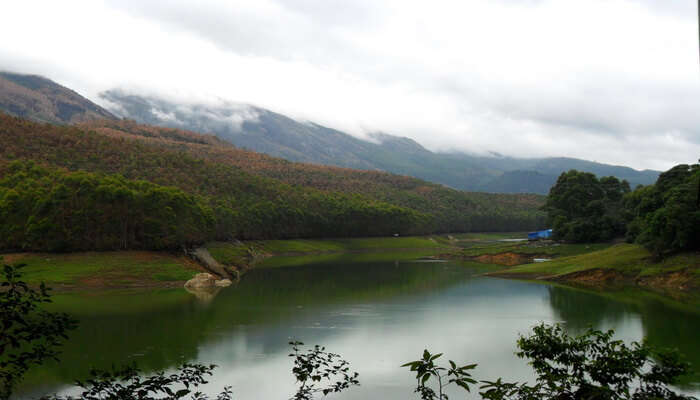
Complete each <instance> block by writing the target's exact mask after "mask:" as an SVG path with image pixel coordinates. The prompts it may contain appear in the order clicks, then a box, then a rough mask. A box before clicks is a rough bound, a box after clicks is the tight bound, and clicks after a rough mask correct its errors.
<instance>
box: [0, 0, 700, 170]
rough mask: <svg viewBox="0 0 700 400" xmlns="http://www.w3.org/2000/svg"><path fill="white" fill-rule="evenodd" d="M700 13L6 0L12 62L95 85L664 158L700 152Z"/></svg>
mask: <svg viewBox="0 0 700 400" xmlns="http://www.w3.org/2000/svg"><path fill="white" fill-rule="evenodd" d="M36 9H42V13H36V12H34V10H36ZM696 12H697V10H696V9H695V2H694V1H691V0H687V1H684V0H665V1H652V0H635V1H632V0H588V1H577V0H529V1H528V0H520V1H517V0H497V1H494V0H470V1H448V0H435V1H432V2H424V1H409V0H401V1H399V0H385V1H381V2H377V1H370V0H358V1H340V0H285V1H283V0H237V1H232V2H229V1H214V0H202V1H198V2H196V3H194V2H186V1H184V0H172V1H149V2H143V1H135V0H131V1H127V0H107V1H105V2H96V1H65V2H60V4H59V3H57V2H49V1H29V0H28V1H23V2H13V3H12V4H10V5H6V6H5V7H4V10H3V13H4V14H5V15H6V17H5V22H6V23H3V24H2V25H0V34H2V35H3V36H4V37H12V38H14V40H7V41H3V43H2V44H1V45H0V68H5V69H18V70H20V71H26V72H32V73H40V74H43V75H46V76H48V77H50V78H53V79H55V80H57V81H59V82H60V83H63V84H65V85H67V86H69V87H72V88H75V89H77V90H79V91H80V92H81V93H85V94H87V95H88V96H89V97H91V99H93V100H97V101H101V100H100V99H98V98H97V93H99V92H101V91H103V90H106V89H111V88H115V87H119V88H123V89H124V90H127V91H130V92H134V93H140V94H144V95H149V94H153V95H156V94H157V95H159V96H166V97H168V98H171V99H177V100H178V101H180V102H182V103H183V104H195V103H202V102H205V103H207V102H209V103H207V104H213V105H215V104H216V102H218V101H230V102H239V103H251V104H254V105H257V106H260V107H265V108H270V109H272V110H273V111H277V112H281V113H284V114H288V115H290V116H292V117H295V118H297V119H300V120H308V121H314V122H317V123H320V124H323V125H327V126H331V127H334V128H337V129H341V130H345V131H347V132H349V133H351V134H355V135H357V136H361V137H367V134H368V133H369V132H376V131H383V132H389V133H392V134H396V135H401V136H408V137H411V138H413V139H415V140H417V141H418V142H420V143H421V144H424V145H425V146H426V147H428V148H430V149H433V150H461V151H468V152H476V153H486V152H489V151H496V152H499V153H502V154H506V155H512V156H571V157H579V158H585V159H592V160H596V161H600V162H607V163H614V164H625V165H630V166H633V167H636V168H657V169H665V168H668V167H670V166H672V165H674V164H676V163H680V162H693V161H695V160H696V159H697V157H698V154H700V113H698V112H697V110H698V109H700V75H699V73H698V72H699V71H700V70H699V67H698V43H697V25H696V21H695V18H696V15H697V13H696ZM30 22H31V23H30ZM37 27H41V29H38V28H37Z"/></svg>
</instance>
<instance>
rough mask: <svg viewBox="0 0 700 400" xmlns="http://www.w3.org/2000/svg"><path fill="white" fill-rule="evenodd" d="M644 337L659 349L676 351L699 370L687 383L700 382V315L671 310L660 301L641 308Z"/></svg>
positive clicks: (647, 303) (645, 303) (646, 303)
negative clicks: (699, 337)
mask: <svg viewBox="0 0 700 400" xmlns="http://www.w3.org/2000/svg"><path fill="white" fill-rule="evenodd" d="M640 314H641V316H642V326H643V329H644V337H646V338H647V340H648V341H649V343H650V344H651V345H653V346H654V347H657V348H676V349H678V351H679V352H680V353H681V355H682V356H683V358H684V359H685V360H686V361H688V362H690V363H691V365H692V366H693V369H694V370H695V371H694V373H693V375H691V376H690V377H688V378H686V379H684V380H683V382H684V383H689V382H696V384H697V383H698V382H700V340H698V336H699V335H700V334H699V332H700V315H698V314H693V313H690V312H683V311H678V310H673V309H669V307H668V306H665V305H663V304H661V303H660V302H659V301H649V302H644V303H643V304H642V305H641V306H640Z"/></svg>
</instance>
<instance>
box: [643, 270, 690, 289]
mask: <svg viewBox="0 0 700 400" xmlns="http://www.w3.org/2000/svg"><path fill="white" fill-rule="evenodd" d="M636 283H637V285H639V286H645V287H651V288H655V289H664V290H683V291H690V290H697V289H700V287H698V286H697V283H696V280H695V279H694V277H693V275H692V273H691V272H689V271H685V270H683V271H675V272H670V273H668V274H664V275H657V276H645V277H641V278H638V279H637V281H636Z"/></svg>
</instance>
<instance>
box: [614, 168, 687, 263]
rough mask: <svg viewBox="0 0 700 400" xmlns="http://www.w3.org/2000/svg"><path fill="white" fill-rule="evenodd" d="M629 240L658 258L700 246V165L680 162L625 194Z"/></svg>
mask: <svg viewBox="0 0 700 400" xmlns="http://www.w3.org/2000/svg"><path fill="white" fill-rule="evenodd" d="M624 203H625V208H626V211H625V213H626V218H627V220H628V221H629V223H628V225H627V240H628V241H630V242H633V241H634V242H637V243H639V244H641V245H643V246H644V247H646V248H647V249H648V250H649V251H651V252H652V253H653V254H654V255H655V256H656V257H657V258H661V257H664V256H665V255H667V254H671V253H674V252H678V251H683V250H695V249H700V164H694V165H686V164H681V165H677V166H675V167H673V168H671V169H670V170H668V171H666V172H664V173H662V174H661V175H659V179H658V180H657V181H656V184H654V185H651V186H646V187H642V188H638V189H636V190H635V191H634V192H632V193H630V194H628V195H626V196H625V199H624Z"/></svg>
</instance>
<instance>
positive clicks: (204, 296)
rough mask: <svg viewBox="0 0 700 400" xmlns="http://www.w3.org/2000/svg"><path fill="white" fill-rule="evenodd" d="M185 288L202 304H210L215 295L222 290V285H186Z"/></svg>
mask: <svg viewBox="0 0 700 400" xmlns="http://www.w3.org/2000/svg"><path fill="white" fill-rule="evenodd" d="M185 290H186V291H187V292H188V293H190V294H192V295H194V297H196V298H197V300H198V301H199V302H200V303H201V304H209V303H211V301H212V300H214V297H216V295H217V294H218V293H219V292H220V291H221V288H220V287H215V286H214V287H202V288H192V287H187V286H185Z"/></svg>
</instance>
